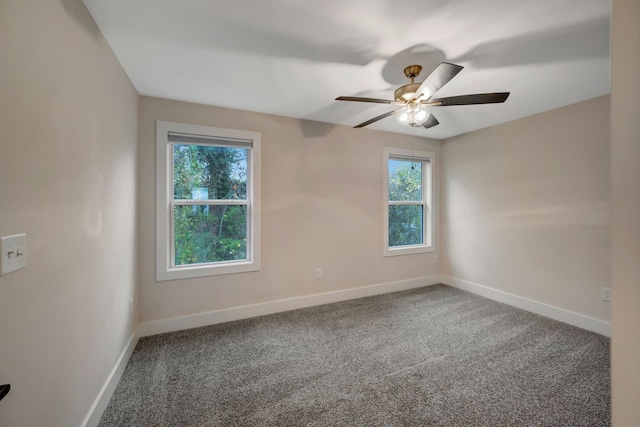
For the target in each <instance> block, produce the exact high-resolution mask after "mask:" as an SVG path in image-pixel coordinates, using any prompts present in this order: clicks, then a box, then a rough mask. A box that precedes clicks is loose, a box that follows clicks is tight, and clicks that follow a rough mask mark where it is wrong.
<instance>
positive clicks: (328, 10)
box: [84, 0, 611, 139]
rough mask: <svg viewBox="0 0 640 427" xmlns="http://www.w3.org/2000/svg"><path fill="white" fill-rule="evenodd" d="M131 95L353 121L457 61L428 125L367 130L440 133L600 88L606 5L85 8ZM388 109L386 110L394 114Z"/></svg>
mask: <svg viewBox="0 0 640 427" xmlns="http://www.w3.org/2000/svg"><path fill="white" fill-rule="evenodd" d="M84 2H85V4H86V5H87V8H88V9H89V11H90V12H91V14H92V15H93V17H94V19H95V20H96V22H97V24H98V26H99V27H100V29H101V31H102V33H103V34H104V36H105V37H106V39H107V41H108V42H109V44H110V45H111V47H112V48H113V50H114V52H115V54H116V56H117V57H118V59H119V60H120V62H121V63H122V66H123V67H124V69H125V71H126V73H127V74H128V75H129V78H130V79H131V81H132V82H133V84H134V85H135V87H136V89H137V90H138V92H139V93H140V94H142V95H148V96H156V97H162V98H169V99H177V100H182V101H189V102H196V103H202V104H209V105H217V106H223V107H230V108H238V109H242V110H249V111H257V112H262V113H269V114H277V115H282V116H288V117H294V118H302V119H309V120H317V121H321V122H328V123H334V124H340V125H347V126H355V125H356V124H358V123H360V122H363V121H365V120H367V119H369V118H372V117H374V116H377V115H379V114H382V113H385V112H386V111H389V110H390V109H393V108H394V107H391V106H388V105H380V104H364V103H355V102H340V101H334V99H335V98H336V97H337V96H340V95H343V96H364V97H375V98H385V99H393V91H394V90H395V89H396V88H397V87H398V86H401V85H403V84H405V83H408V82H409V81H408V80H407V79H406V78H405V77H404V74H403V69H404V68H405V67H406V66H408V65H412V64H419V65H422V67H423V68H424V70H423V72H422V74H421V75H420V77H418V78H417V79H416V81H417V82H421V81H422V80H423V79H424V78H425V77H426V76H427V74H428V73H429V72H430V71H431V70H433V69H434V68H435V67H436V66H437V65H438V64H439V63H440V62H442V61H447V62H452V63H455V64H459V65H462V66H464V67H465V68H464V70H462V72H461V73H460V74H458V75H457V76H456V77H455V78H454V79H453V80H452V81H451V82H450V83H449V84H447V85H446V86H445V87H444V88H442V89H441V90H440V91H438V92H437V93H436V96H437V97H442V96H453V95H465V94H469V93H485V92H507V91H510V92H511V96H510V97H509V99H508V100H507V101H506V102H505V103H504V104H493V105H475V106H449V107H439V108H438V107H434V108H433V109H432V111H433V113H434V114H435V116H436V117H437V118H438V120H439V121H440V125H438V126H435V127H433V128H431V129H428V130H427V129H424V128H415V129H413V128H411V127H408V126H406V125H404V126H403V125H401V124H399V123H398V122H397V121H396V120H395V118H394V117H393V116H392V117H389V118H386V119H383V120H381V121H379V122H377V123H375V124H372V125H370V126H368V128H371V129H378V130H385V131H390V132H397V133H406V134H412V133H413V134H416V135H424V136H427V137H431V138H439V139H440V138H448V137H451V136H454V135H459V134H462V133H466V132H470V131H472V130H476V129H480V128H483V127H487V126H491V125H495V124H498V123H503V122H506V121H509V120H514V119H517V118H520V117H524V116H528V115H532V114H536V113H539V112H542V111H547V110H551V109H554V108H558V107H561V106H564V105H568V104H572V103H575V102H579V101H583V100H586V99H590V98H594V97H597V96H601V95H604V94H607V93H609V62H610V61H609V22H610V19H609V18H610V9H611V3H610V1H609V0H528V1H527V0H483V1H478V0H437V1H436V0H403V1H389V0H324V1H305V0H178V1H177V0H108V1H105V0H84ZM396 108H397V107H396Z"/></svg>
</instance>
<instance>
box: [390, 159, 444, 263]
mask: <svg viewBox="0 0 640 427" xmlns="http://www.w3.org/2000/svg"><path fill="white" fill-rule="evenodd" d="M433 162H434V154H433V153H429V152H425V151H412V150H403V149H398V148H386V149H385V151H384V169H385V174H384V194H385V203H384V218H385V223H384V224H385V225H384V255H385V256H391V255H405V254H413V253H419V252H430V251H433V250H434V247H433V206H432V200H433V178H432V175H433Z"/></svg>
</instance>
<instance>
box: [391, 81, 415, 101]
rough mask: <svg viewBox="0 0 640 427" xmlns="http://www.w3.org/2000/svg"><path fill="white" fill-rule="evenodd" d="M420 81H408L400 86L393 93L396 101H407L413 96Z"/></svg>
mask: <svg viewBox="0 0 640 427" xmlns="http://www.w3.org/2000/svg"><path fill="white" fill-rule="evenodd" d="M421 84H422V83H409V84H408V85H404V86H400V87H399V88H398V89H396V91H395V92H394V93H393V96H394V98H395V100H396V101H397V102H407V101H410V100H411V98H413V97H414V95H415V93H416V92H417V90H418V88H419V87H420V85H421Z"/></svg>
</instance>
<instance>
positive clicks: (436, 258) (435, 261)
mask: <svg viewBox="0 0 640 427" xmlns="http://www.w3.org/2000/svg"><path fill="white" fill-rule="evenodd" d="M433 263H434V264H437V263H438V254H433Z"/></svg>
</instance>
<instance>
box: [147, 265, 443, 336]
mask: <svg viewBox="0 0 640 427" xmlns="http://www.w3.org/2000/svg"><path fill="white" fill-rule="evenodd" d="M437 283H440V276H427V277H420V278H417V279H409V280H402V281H399V282H391V283H383V284H378V285H371V286H364V287H361V288H353V289H345V290H340V291H334V292H326V293H322V294H315V295H305V296H301V297H296V298H289V299H283V300H278V301H269V302H264V303H260V304H253V305H246V306H242V307H233V308H228V309H224V310H217V311H209V312H206V313H198V314H192V315H188V316H181V317H174V318H171V319H162V320H154V321H150V322H144V323H141V324H140V325H138V333H139V335H140V337H146V336H150V335H157V334H163V333H166V332H174V331H179V330H183V329H191V328H198V327H201V326H207V325H214V324H216V323H223V322H230V321H233V320H239V319H247V318H250V317H256V316H263V315H265V314H273V313H280V312H283V311H289V310H296V309H299V308H306V307H312V306H316V305H321V304H329V303H333V302H338V301H345V300H350V299H355V298H363V297H368V296H373V295H380V294H385V293H388V292H397V291H403V290H407V289H414V288H420V287H423V286H430V285H435V284H437Z"/></svg>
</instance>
